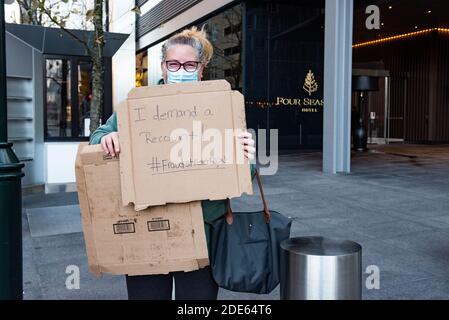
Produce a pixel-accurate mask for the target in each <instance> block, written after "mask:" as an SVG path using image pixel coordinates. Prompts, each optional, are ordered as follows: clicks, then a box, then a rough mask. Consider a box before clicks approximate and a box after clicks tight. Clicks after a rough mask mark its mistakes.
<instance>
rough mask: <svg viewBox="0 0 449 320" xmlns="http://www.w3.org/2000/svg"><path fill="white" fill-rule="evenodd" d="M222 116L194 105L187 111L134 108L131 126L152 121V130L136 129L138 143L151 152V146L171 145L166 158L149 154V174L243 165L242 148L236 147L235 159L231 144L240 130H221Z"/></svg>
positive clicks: (208, 108) (148, 107)
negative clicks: (168, 123)
mask: <svg viewBox="0 0 449 320" xmlns="http://www.w3.org/2000/svg"><path fill="white" fill-rule="evenodd" d="M222 116H223V115H217V114H215V113H214V111H213V109H212V108H211V107H208V106H198V105H194V106H192V107H189V108H168V109H166V110H164V111H162V110H161V108H160V106H159V105H158V104H156V105H155V106H148V105H147V106H136V107H133V108H132V117H133V118H132V121H134V123H136V124H137V123H139V122H147V123H148V122H151V123H152V124H153V125H154V128H155V129H154V130H152V128H150V127H149V126H146V127H145V130H139V131H138V132H137V136H138V137H139V139H142V140H141V142H143V143H144V145H148V146H149V147H150V150H151V145H154V146H155V147H156V146H157V145H162V144H168V145H169V146H170V150H169V153H168V152H167V156H168V157H167V156H163V154H162V153H160V152H158V154H152V155H149V156H150V157H149V161H147V163H146V165H147V166H148V168H149V169H150V170H151V172H152V174H153V175H155V174H165V173H173V172H179V171H192V170H210V169H224V168H225V167H224V165H226V164H233V163H237V164H243V163H244V156H243V149H242V148H237V152H236V156H235V157H234V143H235V142H234V141H235V137H236V135H237V134H238V133H239V132H241V129H228V128H225V129H223V128H222V127H220V117H222ZM190 120H191V121H190ZM167 122H173V123H175V126H176V124H178V125H179V127H178V128H174V127H173V126H171V125H166V123H167ZM158 123H159V124H163V125H162V126H161V125H158ZM190 126H191V128H190ZM162 128H164V129H162ZM161 131H162V132H161ZM163 131H168V132H163Z"/></svg>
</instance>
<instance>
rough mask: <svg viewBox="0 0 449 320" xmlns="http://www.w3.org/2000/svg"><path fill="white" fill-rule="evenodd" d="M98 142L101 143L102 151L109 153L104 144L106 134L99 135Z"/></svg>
mask: <svg viewBox="0 0 449 320" xmlns="http://www.w3.org/2000/svg"><path fill="white" fill-rule="evenodd" d="M100 143H101V148H102V149H103V152H104V153H109V151H108V146H107V145H106V136H103V137H101V140H100Z"/></svg>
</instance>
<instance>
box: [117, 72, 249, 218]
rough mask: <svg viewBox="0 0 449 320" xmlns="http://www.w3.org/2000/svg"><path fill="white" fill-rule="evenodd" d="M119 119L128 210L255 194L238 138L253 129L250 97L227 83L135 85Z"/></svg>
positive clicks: (124, 202) (121, 165)
mask: <svg viewBox="0 0 449 320" xmlns="http://www.w3.org/2000/svg"><path fill="white" fill-rule="evenodd" d="M117 115H118V117H117V119H118V130H119V135H120V145H121V154H120V157H121V158H120V172H121V181H122V200H123V205H128V204H129V203H134V208H135V210H143V209H145V208H147V207H149V206H154V205H164V204H166V203H179V202H189V201H195V200H205V199H210V200H218V199H226V198H232V197H239V196H241V195H242V194H243V193H247V194H252V183H251V175H250V167H249V162H248V161H247V160H246V159H244V157H243V148H242V146H241V145H240V144H239V143H238V141H237V139H236V137H235V135H236V134H237V133H238V132H240V131H244V130H246V119H245V107H244V100H243V96H242V95H241V94H240V93H239V92H238V91H233V90H231V87H230V85H229V83H228V82H227V81H225V80H216V81H201V82H191V83H180V84H170V85H162V86H152V87H140V88H135V89H133V90H131V92H130V93H129V94H128V99H127V101H126V102H123V103H121V104H120V106H119V108H118V113H117Z"/></svg>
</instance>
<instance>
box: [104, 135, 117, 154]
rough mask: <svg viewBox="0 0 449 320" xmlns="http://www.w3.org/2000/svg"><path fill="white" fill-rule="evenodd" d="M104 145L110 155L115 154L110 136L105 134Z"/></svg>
mask: <svg viewBox="0 0 449 320" xmlns="http://www.w3.org/2000/svg"><path fill="white" fill-rule="evenodd" d="M105 140H106V146H107V147H108V154H110V155H111V156H113V157H114V156H115V150H114V144H113V142H112V137H111V136H110V135H107V137H106V139H105Z"/></svg>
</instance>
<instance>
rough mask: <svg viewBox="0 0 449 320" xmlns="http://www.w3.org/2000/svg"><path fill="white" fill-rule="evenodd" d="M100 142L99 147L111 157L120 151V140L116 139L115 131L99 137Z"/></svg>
mask: <svg viewBox="0 0 449 320" xmlns="http://www.w3.org/2000/svg"><path fill="white" fill-rule="evenodd" d="M100 143H101V148H102V149H103V151H104V153H106V154H110V155H112V156H113V157H115V155H116V154H117V153H119V152H120V142H119V139H118V133H117V132H111V133H108V134H107V135H105V136H104V137H102V138H101V141H100Z"/></svg>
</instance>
